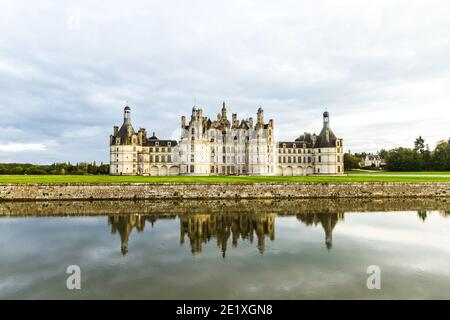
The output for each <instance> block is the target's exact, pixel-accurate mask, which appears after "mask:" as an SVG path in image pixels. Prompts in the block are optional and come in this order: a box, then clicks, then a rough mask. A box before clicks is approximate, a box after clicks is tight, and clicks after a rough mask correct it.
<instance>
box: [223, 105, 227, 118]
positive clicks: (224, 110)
mask: <svg viewBox="0 0 450 320" xmlns="http://www.w3.org/2000/svg"><path fill="white" fill-rule="evenodd" d="M226 118H227V106H226V105H225V101H224V102H223V103H222V119H226Z"/></svg>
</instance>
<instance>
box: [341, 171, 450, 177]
mask: <svg viewBox="0 0 450 320" xmlns="http://www.w3.org/2000/svg"><path fill="white" fill-rule="evenodd" d="M345 174H347V175H360V174H375V175H376V174H383V175H405V174H408V175H411V174H413V175H449V176H450V171H416V172H413V171H405V172H402V171H395V172H394V171H371V170H349V171H345Z"/></svg>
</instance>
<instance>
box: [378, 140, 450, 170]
mask: <svg viewBox="0 0 450 320" xmlns="http://www.w3.org/2000/svg"><path fill="white" fill-rule="evenodd" d="M381 153H382V155H381ZM379 154H380V156H382V158H384V159H385V160H386V169H387V170H389V171H423V170H426V171H431V170H436V171H448V170H450V139H449V140H448V141H440V142H439V143H438V144H437V146H436V148H435V149H434V150H433V151H430V150H429V148H428V146H427V145H426V144H425V141H424V139H423V138H422V137H418V138H417V139H416V140H415V141H414V148H413V149H410V148H396V149H392V150H389V151H387V150H381V151H380V153H379Z"/></svg>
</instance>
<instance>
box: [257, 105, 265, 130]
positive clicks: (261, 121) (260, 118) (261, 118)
mask: <svg viewBox="0 0 450 320" xmlns="http://www.w3.org/2000/svg"><path fill="white" fill-rule="evenodd" d="M256 124H257V125H258V126H262V125H264V110H263V109H262V108H261V107H259V109H258V113H257V121H256Z"/></svg>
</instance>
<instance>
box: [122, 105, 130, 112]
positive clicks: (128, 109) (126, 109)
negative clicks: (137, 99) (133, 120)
mask: <svg viewBox="0 0 450 320" xmlns="http://www.w3.org/2000/svg"><path fill="white" fill-rule="evenodd" d="M123 110H124V111H131V108H130V107H129V106H126V107H125V108H124V109H123Z"/></svg>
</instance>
